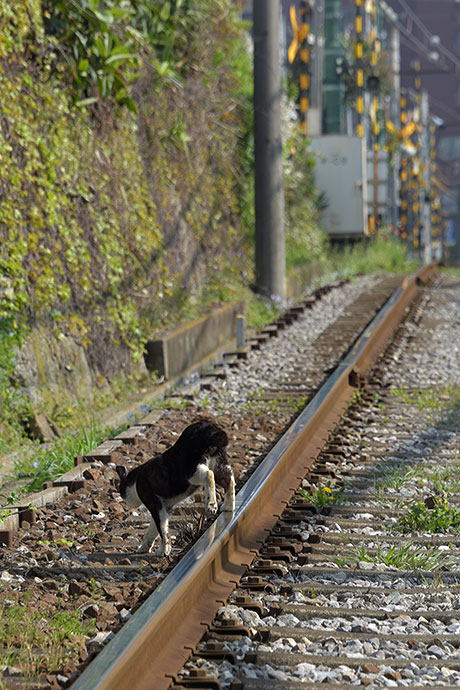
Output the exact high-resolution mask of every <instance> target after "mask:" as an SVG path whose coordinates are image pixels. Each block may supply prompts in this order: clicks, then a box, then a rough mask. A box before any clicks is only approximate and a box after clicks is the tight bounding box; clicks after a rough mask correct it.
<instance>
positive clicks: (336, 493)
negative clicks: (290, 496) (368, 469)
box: [299, 482, 344, 507]
mask: <svg viewBox="0 0 460 690" xmlns="http://www.w3.org/2000/svg"><path fill="white" fill-rule="evenodd" d="M343 492H344V488H343V486H341V487H339V488H338V489H335V488H334V487H332V486H331V484H330V482H328V483H327V484H325V485H324V486H314V487H312V488H311V489H310V491H306V490H305V489H299V493H300V495H301V496H303V498H306V499H307V500H308V501H310V503H312V504H313V505H315V506H319V507H322V506H326V505H333V504H338V503H341V502H342V501H343Z"/></svg>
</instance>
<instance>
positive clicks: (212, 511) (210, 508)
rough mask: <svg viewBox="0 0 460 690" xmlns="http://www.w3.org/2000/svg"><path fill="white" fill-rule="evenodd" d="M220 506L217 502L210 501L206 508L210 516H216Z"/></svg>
mask: <svg viewBox="0 0 460 690" xmlns="http://www.w3.org/2000/svg"><path fill="white" fill-rule="evenodd" d="M217 509H218V505H217V501H209V502H208V505H207V506H206V512H207V514H208V515H215V514H216V513H217Z"/></svg>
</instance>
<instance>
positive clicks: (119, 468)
mask: <svg viewBox="0 0 460 690" xmlns="http://www.w3.org/2000/svg"><path fill="white" fill-rule="evenodd" d="M115 471H116V473H117V474H118V476H119V477H120V479H125V478H126V476H127V474H128V473H127V471H126V467H125V466H124V465H117V466H116V467H115Z"/></svg>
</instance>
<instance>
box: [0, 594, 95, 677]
mask: <svg viewBox="0 0 460 690" xmlns="http://www.w3.org/2000/svg"><path fill="white" fill-rule="evenodd" d="M27 604H28V602H27V600H26V602H21V603H18V602H17V601H15V595H14V593H12V592H8V593H2V594H1V596H0V612H1V616H0V647H1V652H0V665H2V666H3V665H6V666H19V667H20V668H21V671H22V673H23V674H24V676H25V677H26V678H27V677H28V676H29V677H37V676H40V675H41V674H42V672H43V664H45V668H46V672H48V673H53V672H56V671H59V670H61V669H62V667H63V666H64V665H65V664H66V663H68V662H71V661H73V662H75V663H78V661H79V651H80V649H82V648H84V645H85V637H87V636H88V635H90V634H91V633H92V632H93V631H94V630H95V621H94V620H83V616H82V612H81V611H79V610H70V611H67V610H65V609H64V606H63V605H62V606H61V605H60V606H58V608H55V607H54V606H46V605H45V606H29V605H27ZM37 650H40V651H42V652H43V654H37Z"/></svg>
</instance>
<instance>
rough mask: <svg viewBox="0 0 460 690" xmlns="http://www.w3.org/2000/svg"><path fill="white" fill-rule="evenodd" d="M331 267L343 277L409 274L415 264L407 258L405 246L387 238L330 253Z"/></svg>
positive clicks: (349, 246)
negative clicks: (388, 273) (386, 273)
mask: <svg viewBox="0 0 460 690" xmlns="http://www.w3.org/2000/svg"><path fill="white" fill-rule="evenodd" d="M331 262H332V266H333V267H334V268H335V269H336V270H338V271H340V273H341V274H343V275H358V274H362V273H379V272H386V271H391V272H394V273H403V272H410V271H413V270H415V269H416V268H417V264H416V262H414V261H412V260H410V259H409V258H408V256H407V246H406V245H405V244H403V243H402V242H400V241H398V240H396V239H392V238H389V237H376V238H372V239H366V240H363V241H362V242H358V243H356V244H353V245H348V246H345V247H340V248H339V249H337V250H333V251H332V252H331Z"/></svg>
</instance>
